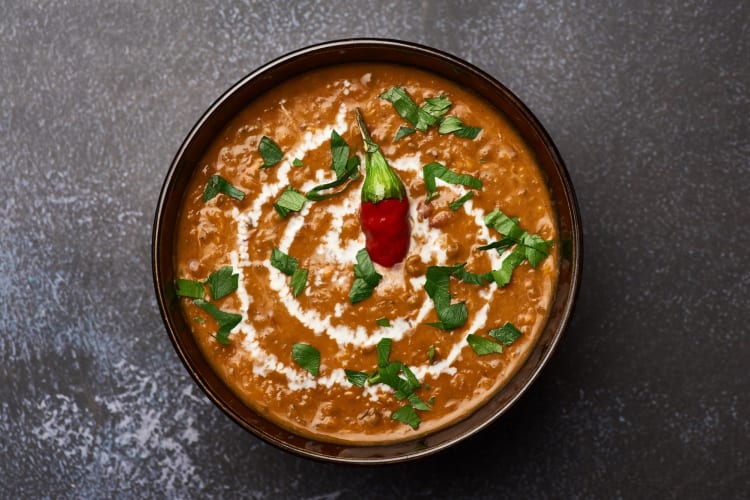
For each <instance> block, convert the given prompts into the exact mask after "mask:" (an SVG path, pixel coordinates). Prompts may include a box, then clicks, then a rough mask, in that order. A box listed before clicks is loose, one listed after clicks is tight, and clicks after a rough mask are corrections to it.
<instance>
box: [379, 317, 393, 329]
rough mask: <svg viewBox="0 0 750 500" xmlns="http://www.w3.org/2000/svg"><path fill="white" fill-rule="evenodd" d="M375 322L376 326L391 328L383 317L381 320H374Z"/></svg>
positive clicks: (389, 323)
mask: <svg viewBox="0 0 750 500" xmlns="http://www.w3.org/2000/svg"><path fill="white" fill-rule="evenodd" d="M375 322H376V323H377V324H378V326H382V327H386V328H388V327H390V326H391V322H390V321H389V320H388V318H386V317H385V316H383V317H382V318H378V319H376V320H375Z"/></svg>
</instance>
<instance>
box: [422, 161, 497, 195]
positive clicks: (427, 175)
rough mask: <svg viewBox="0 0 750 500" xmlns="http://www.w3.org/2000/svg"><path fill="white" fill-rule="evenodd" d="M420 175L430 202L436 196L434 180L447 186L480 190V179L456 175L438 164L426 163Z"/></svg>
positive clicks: (466, 175)
mask: <svg viewBox="0 0 750 500" xmlns="http://www.w3.org/2000/svg"><path fill="white" fill-rule="evenodd" d="M422 175H423V176H424V184H425V187H426V188H427V199H428V200H431V199H432V198H434V197H435V196H436V195H437V183H436V182H435V179H436V178H437V179H440V180H442V181H443V182H447V183H448V184H461V185H462V186H466V187H470V188H473V189H482V180H481V179H479V178H477V177H472V176H471V175H468V174H457V173H455V172H453V171H452V170H450V169H448V168H447V167H446V166H445V165H443V164H441V163H438V162H432V163H428V164H427V165H425V166H424V167H422Z"/></svg>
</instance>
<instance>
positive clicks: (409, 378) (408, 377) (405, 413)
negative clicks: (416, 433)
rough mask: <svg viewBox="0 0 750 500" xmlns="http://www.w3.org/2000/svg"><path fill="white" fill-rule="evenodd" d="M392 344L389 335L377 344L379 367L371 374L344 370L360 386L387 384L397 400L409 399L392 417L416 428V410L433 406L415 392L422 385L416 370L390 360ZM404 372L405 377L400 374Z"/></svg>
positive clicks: (418, 421) (353, 382)
mask: <svg viewBox="0 0 750 500" xmlns="http://www.w3.org/2000/svg"><path fill="white" fill-rule="evenodd" d="M392 344H393V341H392V340H391V339H390V338H388V337H384V338H382V339H380V341H379V342H378V344H377V346H376V351H377V354H378V367H377V369H376V370H375V372H373V373H372V374H371V375H368V374H367V373H365V372H361V371H354V370H344V372H345V373H346V378H347V379H348V380H349V382H351V383H352V384H354V385H356V386H358V387H364V386H365V383H369V384H370V385H373V384H385V385H387V386H389V387H391V388H392V389H394V391H395V392H394V394H393V395H394V397H395V398H396V399H397V400H399V401H402V400H404V399H407V400H408V401H409V404H407V405H406V406H404V407H402V408H400V409H399V410H396V411H395V412H394V413H393V414H392V417H393V418H394V419H395V420H399V421H402V422H404V423H407V424H408V425H410V426H411V427H412V428H414V429H416V428H417V427H418V426H419V423H420V419H419V416H418V415H417V413H416V410H420V411H430V410H432V408H431V407H430V405H428V404H427V403H425V402H424V401H423V400H422V398H420V397H419V396H418V395H417V394H416V393H415V392H414V391H416V390H417V389H419V388H420V387H421V384H420V383H419V380H418V379H417V377H416V375H414V372H412V371H411V370H410V369H409V367H408V366H406V365H405V364H403V363H401V362H400V361H390V359H389V358H390V355H391V347H392ZM402 373H403V375H404V376H403V377H402V376H400V375H401V374H402Z"/></svg>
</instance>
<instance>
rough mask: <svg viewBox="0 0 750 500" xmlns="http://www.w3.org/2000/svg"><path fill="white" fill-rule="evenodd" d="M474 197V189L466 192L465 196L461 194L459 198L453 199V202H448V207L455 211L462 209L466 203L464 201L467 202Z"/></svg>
mask: <svg viewBox="0 0 750 500" xmlns="http://www.w3.org/2000/svg"><path fill="white" fill-rule="evenodd" d="M473 197H474V191H469V192H467V193H466V194H464V195H463V196H461V197H460V198H457V199H455V200H453V201H452V202H450V203H449V204H448V208H450V209H451V210H453V211H454V212H455V211H457V210H458V209H460V208H461V207H462V206H463V205H464V203H466V202H467V201H469V200H470V199H472V198H473Z"/></svg>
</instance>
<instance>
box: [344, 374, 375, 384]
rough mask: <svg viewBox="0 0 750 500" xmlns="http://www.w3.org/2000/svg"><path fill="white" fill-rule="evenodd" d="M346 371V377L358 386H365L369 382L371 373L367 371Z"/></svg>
mask: <svg viewBox="0 0 750 500" xmlns="http://www.w3.org/2000/svg"><path fill="white" fill-rule="evenodd" d="M344 373H346V379H347V380H348V381H349V382H351V383H352V384H354V385H356V386H357V387H364V386H365V384H366V383H367V379H368V378H369V375H367V374H366V373H365V372H358V371H355V370H344Z"/></svg>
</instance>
